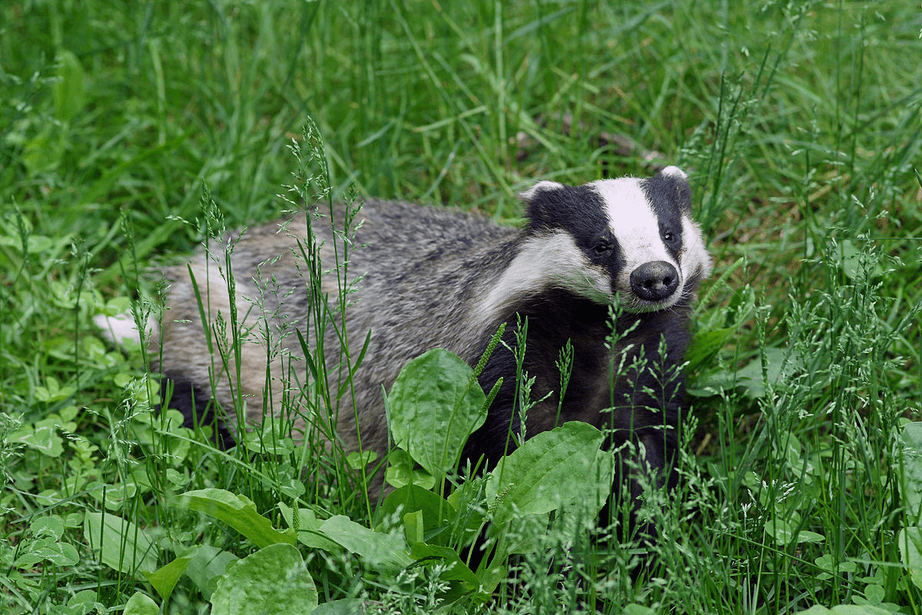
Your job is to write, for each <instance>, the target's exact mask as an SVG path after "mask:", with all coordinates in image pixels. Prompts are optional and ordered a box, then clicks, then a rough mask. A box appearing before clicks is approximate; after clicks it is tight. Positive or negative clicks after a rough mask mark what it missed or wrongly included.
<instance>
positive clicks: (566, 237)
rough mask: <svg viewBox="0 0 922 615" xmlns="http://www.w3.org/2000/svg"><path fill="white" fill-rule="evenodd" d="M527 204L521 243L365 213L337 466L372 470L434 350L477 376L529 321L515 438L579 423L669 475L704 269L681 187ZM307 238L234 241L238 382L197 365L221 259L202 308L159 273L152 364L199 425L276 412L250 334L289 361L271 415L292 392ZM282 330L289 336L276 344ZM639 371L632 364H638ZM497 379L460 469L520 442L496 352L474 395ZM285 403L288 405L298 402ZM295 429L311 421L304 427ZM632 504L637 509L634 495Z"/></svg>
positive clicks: (202, 267) (665, 182) (563, 192)
mask: <svg viewBox="0 0 922 615" xmlns="http://www.w3.org/2000/svg"><path fill="white" fill-rule="evenodd" d="M521 196H522V199H523V201H524V204H525V206H526V217H527V220H526V224H525V225H524V227H523V228H522V229H520V230H516V229H513V228H507V227H502V226H498V225H496V224H494V223H492V222H490V221H488V220H486V219H484V218H482V217H478V216H474V215H467V214H462V213H457V212H452V211H448V210H441V209H436V208H431V207H419V206H416V205H411V204H406V203H400V202H384V201H369V202H367V203H365V204H364V205H363V207H362V209H361V212H360V213H359V215H358V218H357V221H360V222H361V223H360V225H359V226H358V228H357V231H356V233H355V239H354V246H353V248H352V249H351V251H350V253H349V261H348V272H349V278H350V280H351V281H356V280H357V283H356V289H357V290H356V292H355V294H354V295H351V296H350V301H351V303H352V304H351V305H350V306H349V307H348V308H347V310H346V329H347V330H348V332H349V340H350V344H351V348H352V352H353V354H355V353H357V352H358V350H359V349H360V348H361V347H362V344H363V342H364V339H365V335H366V334H367V332H368V331H369V330H370V331H371V336H370V342H369V345H368V349H367V353H366V355H365V357H364V360H363V361H362V363H361V365H360V366H359V368H358V370H357V371H356V372H355V375H354V385H355V386H354V391H355V408H354V410H355V412H353V407H351V397H350V396H349V395H344V396H343V397H342V403H343V404H344V405H343V406H342V407H340V409H339V414H338V416H339V419H338V437H339V438H341V439H342V441H343V442H344V444H345V446H346V448H347V449H357V448H358V445H359V441H358V438H357V432H359V433H360V434H361V444H362V448H364V449H372V450H375V451H377V452H378V453H379V454H382V453H384V452H385V451H386V448H387V443H388V439H387V425H386V421H385V412H384V405H383V396H382V386H383V387H385V388H387V389H389V388H390V386H391V385H392V383H393V382H394V380H395V378H396V377H397V374H398V372H399V370H400V369H401V368H402V367H403V366H404V365H405V364H406V363H407V361H409V360H410V359H412V358H414V357H416V356H418V355H420V354H422V353H423V352H425V351H426V350H429V349H431V348H435V347H443V348H446V349H448V350H450V351H452V352H454V353H456V354H458V355H459V356H460V357H462V358H463V359H464V360H465V361H467V362H468V363H469V364H471V365H473V364H475V363H476V362H477V360H478V358H479V357H480V356H481V353H483V351H484V349H485V347H486V345H487V342H488V341H489V340H490V338H491V336H492V335H493V334H494V332H495V331H496V330H497V328H498V327H499V326H500V324H502V323H506V324H507V328H506V332H505V337H504V341H505V343H506V345H508V346H509V347H514V346H515V330H516V326H517V322H519V318H521V319H522V320H523V321H524V319H526V318H527V322H528V337H527V344H526V348H527V352H526V355H525V364H524V368H525V371H526V372H527V374H528V375H529V376H530V377H534V378H535V384H534V387H533V389H532V399H541V400H543V401H541V402H540V403H538V404H537V405H536V406H535V407H533V408H532V409H531V410H530V411H529V413H528V415H527V423H526V424H527V435H534V434H535V433H538V432H540V431H543V430H547V429H550V428H552V427H553V426H554V425H555V424H556V423H562V422H566V421H573V420H578V421H585V422H587V423H591V424H593V425H595V426H597V427H599V428H603V429H609V430H611V431H610V433H611V436H610V443H609V444H610V445H611V446H612V447H617V446H619V445H621V444H623V443H624V442H626V441H632V442H634V444H635V445H638V444H642V446H636V447H635V448H633V449H632V450H639V451H643V455H644V456H643V462H644V465H645V466H647V467H651V468H653V469H663V468H666V467H668V466H670V464H671V460H672V457H673V454H674V451H675V447H676V444H677V438H678V434H677V430H678V427H679V424H680V416H681V409H682V406H683V403H684V400H683V390H682V382H681V376H680V374H679V369H680V365H681V363H682V361H683V354H684V351H685V347H686V345H687V342H688V339H689V334H688V331H687V327H688V318H689V314H690V307H689V302H690V300H691V299H692V298H693V296H694V294H695V291H696V289H697V287H698V283H699V281H700V280H701V279H702V278H704V277H706V276H707V275H708V274H709V272H710V269H711V265H710V257H709V255H708V253H707V251H706V249H705V245H704V241H703V239H702V236H701V231H700V229H699V228H698V226H697V225H696V224H695V222H693V220H692V218H691V200H690V189H689V186H688V183H687V180H686V176H685V174H684V173H683V172H682V171H680V170H679V169H677V168H675V167H669V168H666V169H664V170H663V171H662V172H660V173H659V174H657V175H656V176H654V177H652V178H647V179H635V178H622V179H613V180H601V181H596V182H593V183H590V184H586V185H584V186H580V187H570V186H564V185H561V184H558V183H555V182H548V181H542V182H539V183H537V184H536V185H534V186H533V187H532V188H530V189H529V190H527V191H526V192H524V193H523V194H522V195H521ZM342 216H343V212H342V211H337V212H336V213H334V218H336V219H335V220H334V221H333V222H334V226H336V227H337V228H342V227H343V224H344V223H343V220H342ZM312 227H313V230H314V232H315V234H316V237H317V244H318V245H319V246H320V255H321V259H322V262H323V263H324V266H325V267H328V268H332V267H333V266H334V263H335V260H336V258H335V256H334V253H333V246H334V244H335V243H336V241H338V240H337V239H335V238H334V235H333V232H332V230H331V228H332V226H331V224H330V221H329V220H327V219H322V218H321V219H317V220H314V222H313V223H312ZM307 237H308V229H307V225H306V223H305V222H304V221H303V220H301V221H299V220H293V221H291V222H290V223H288V224H286V225H282V226H281V227H280V226H279V225H277V224H273V225H268V226H263V227H260V228H255V229H251V230H249V231H247V232H245V233H244V234H242V235H241V236H239V237H233V238H231V240H230V243H231V245H232V246H233V249H232V253H231V254H232V255H231V263H232V268H233V273H234V279H235V281H236V309H237V314H238V316H237V318H238V319H239V321H240V322H242V323H243V329H244V330H245V331H248V338H249V341H248V342H247V343H246V344H244V346H243V348H242V354H241V359H240V369H239V373H240V380H239V382H238V381H237V370H236V369H234V368H235V366H233V365H232V368H231V373H230V374H228V373H220V372H221V369H220V366H221V365H222V362H221V360H219V359H216V358H215V357H214V356H213V353H212V352H210V351H209V345H208V341H207V339H206V336H205V334H204V333H203V330H204V328H205V327H203V323H202V322H201V317H200V313H201V310H202V309H204V311H205V313H206V314H207V319H208V320H209V322H208V323H207V325H206V327H211V328H212V329H213V328H214V323H215V321H216V319H218V317H219V315H220V317H221V318H223V320H224V321H225V322H227V321H229V320H230V318H229V310H230V307H231V306H230V299H229V294H228V290H227V281H226V279H225V277H226V275H225V274H226V272H225V271H224V269H225V262H224V256H223V252H221V254H220V256H219V257H214V256H211V255H209V254H206V253H204V252H203V253H200V254H199V255H197V256H196V257H195V258H194V260H193V261H192V263H191V271H192V274H193V276H194V279H195V283H196V284H197V286H198V296H199V297H201V306H202V307H201V308H200V302H199V300H198V298H197V293H196V291H195V289H194V287H193V283H192V281H191V280H190V276H189V273H188V270H187V269H186V268H185V267H180V268H176V269H173V270H172V271H171V272H170V275H171V277H172V278H173V279H174V280H175V281H174V282H173V284H172V287H171V289H170V291H169V295H168V302H167V310H166V311H165V312H164V316H163V331H162V338H161V339H162V346H161V348H160V349H159V352H158V353H157V355H159V356H161V357H162V364H161V366H160V367H161V369H162V371H163V373H164V375H165V376H166V377H168V378H169V379H171V380H173V381H174V383H175V384H176V386H177V391H178V392H179V393H181V394H184V395H186V397H187V398H189V399H194V400H196V401H197V402H198V407H199V408H200V409H201V408H202V407H203V405H204V402H207V400H208V399H209V398H210V397H211V396H212V395H213V396H214V398H215V399H216V400H217V401H218V403H219V404H221V405H222V406H223V407H225V408H231V407H233V402H234V399H235V396H236V395H238V394H240V395H242V399H244V400H245V401H246V407H247V415H248V420H250V421H260V420H262V419H263V417H264V412H268V413H275V412H277V411H278V408H276V407H273V408H264V407H263V399H264V389H266V373H267V369H266V362H267V356H268V355H267V345H266V341H265V340H264V339H263V338H264V335H261V334H260V331H264V330H265V329H266V323H268V330H269V331H270V332H271V333H272V336H273V337H276V338H280V339H277V340H276V342H275V343H277V344H278V345H279V347H280V348H283V349H284V352H282V353H276V354H275V355H274V356H275V358H274V359H273V361H272V364H271V387H270V388H271V390H272V396H273V399H275V400H276V405H278V404H277V400H279V399H281V397H282V382H283V381H284V382H287V381H288V380H289V378H290V376H291V375H294V374H297V375H299V376H298V377H300V378H302V379H303V374H305V373H306V372H307V369H306V368H305V366H304V365H303V362H302V363H297V362H295V363H293V364H292V365H294V369H293V370H291V373H289V372H288V371H286V368H287V367H288V364H287V363H286V360H285V357H286V356H287V355H286V353H287V354H290V356H292V357H299V356H300V355H301V354H302V352H301V346H300V344H299V342H298V339H297V336H296V335H294V334H293V333H292V332H293V329H294V327H297V326H298V321H302V322H303V321H304V320H305V317H306V316H307V312H308V309H309V301H308V297H307V295H306V291H305V284H306V274H305V273H304V271H303V269H304V264H303V262H302V259H301V257H300V256H296V253H298V254H299V253H300V250H299V248H298V246H297V242H298V240H300V241H301V242H306V241H307ZM339 258H342V256H341V255H340V256H339ZM323 288H324V290H325V292H328V293H329V294H330V295H331V296H335V295H336V293H337V276H336V275H335V271H330V272H327V273H326V274H325V277H324V278H323ZM273 289H274V290H273ZM616 296H617V299H618V301H617V302H618V304H619V305H620V310H621V312H620V313H621V315H620V316H619V317H618V319H617V322H616V323H615V328H616V330H617V331H618V332H619V334H622V337H620V338H619V339H618V340H617V343H616V345H615V347H614V348H608V347H607V346H606V338H607V337H608V336H609V335H610V333H611V318H610V312H611V309H610V306H611V305H612V304H613V302H615V299H616ZM331 329H332V328H331ZM280 330H287V331H289V334H288V335H286V336H279V335H278V331H280ZM155 337H156V336H155ZM326 337H327V339H326V342H325V343H326V352H327V355H328V356H331V355H335V354H336V352H335V350H336V349H338V346H337V345H338V341H337V339H336V337H335V334H333V333H332V330H331V332H330V334H328V335H327V336H326ZM568 340H569V341H570V342H571V343H572V346H573V351H574V361H573V369H572V377H571V378H570V381H569V386H568V388H567V390H566V395H565V399H564V403H563V406H562V412H561V413H560V414H559V416H558V398H557V396H556V391H557V389H558V388H559V386H560V384H559V383H560V374H559V371H558V367H557V365H556V361H557V360H558V357H559V353H560V350H561V348H562V347H563V346H564V345H565V344H566V342H567V341H568ZM662 344H664V345H662ZM269 345H270V346H271V345H272V343H270V344H269ZM661 348H665V354H664V355H663V354H661V352H660V350H661ZM636 357H643V359H642V360H641V361H639V362H638V363H634V362H633V361H634V359H635V358H636ZM622 359H624V360H622ZM612 361H613V362H614V364H616V365H623V366H624V369H623V370H621V373H618V374H615V376H614V387H613V388H611V387H610V381H611V379H612V376H611V375H610V374H611V369H610V366H611V364H612ZM331 367H332V366H331ZM500 376H502V377H503V378H504V384H503V386H502V389H501V391H500V393H499V395H498V397H497V398H496V400H495V401H494V403H493V405H492V407H491V409H490V411H489V417H488V419H487V422H486V424H485V425H484V426H483V428H482V429H481V430H480V431H479V432H477V433H476V434H474V435H473V436H472V438H471V440H470V442H469V443H468V446H467V449H466V452H465V454H466V455H467V457H468V458H470V459H472V460H473V461H474V462H476V461H477V460H478V459H480V457H481V456H485V457H486V459H487V460H488V461H489V462H495V461H496V460H497V459H498V457H499V456H500V455H501V454H502V453H503V452H504V451H505V450H506V447H507V442H508V441H509V439H508V438H507V435H508V433H509V430H510V429H511V430H513V431H518V429H519V421H518V419H517V418H516V417H513V416H511V413H512V409H513V407H514V403H513V396H514V390H515V379H516V365H515V360H514V356H513V354H512V352H511V351H510V350H509V349H508V348H506V347H504V346H502V345H501V346H499V347H498V348H497V350H496V352H495V353H494V355H493V357H492V358H491V360H490V361H489V363H488V364H487V366H486V368H485V370H484V372H483V375H482V377H481V384H482V385H483V386H484V388H485V389H486V390H489V389H490V387H492V386H493V384H494V383H495V382H496V380H497V379H498V378H499V377H500ZM215 381H216V382H217V383H218V384H217V386H216V387H215V388H214V389H212V387H211V384H210V383H211V382H215ZM289 386H294V387H295V388H297V387H298V386H300V384H298V383H297V382H296V383H295V384H293V385H289ZM238 387H239V389H238ZM174 397H175V396H174ZM289 397H290V398H291V399H293V400H295V401H297V395H290V396H289ZM174 403H176V402H175V400H174ZM189 405H190V404H189V403H188V400H187V401H186V402H181V403H180V406H184V407H186V409H187V410H188V406H189ZM304 411H305V413H306V414H305V417H306V418H305V420H306V421H308V422H309V421H311V420H314V419H313V418H312V415H310V414H309V413H308V412H307V410H306V408H305V409H304ZM355 416H357V417H358V423H359V424H358V426H356V424H355V421H354V417H355ZM297 427H303V424H302V425H300V426H297ZM357 427H358V430H357ZM667 478H668V477H667ZM631 488H632V490H633V491H635V493H636V491H637V489H638V486H637V485H632V486H631Z"/></svg>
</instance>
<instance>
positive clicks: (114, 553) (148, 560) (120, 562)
mask: <svg viewBox="0 0 922 615" xmlns="http://www.w3.org/2000/svg"><path fill="white" fill-rule="evenodd" d="M83 534H84V536H85V537H86V540H87V542H88V543H89V545H90V548H91V549H93V550H94V551H96V552H98V553H99V554H100V561H102V563H103V564H105V565H106V566H109V567H110V568H113V569H115V570H118V571H119V572H124V573H127V574H131V573H137V572H153V571H154V570H155V569H156V567H157V547H156V546H155V545H154V543H153V542H152V541H151V539H150V538H148V537H147V534H145V533H144V532H143V531H142V530H141V529H140V528H139V527H138V526H137V525H135V524H134V523H131V522H130V521H126V520H125V519H122V518H121V517H118V516H116V515H113V514H111V513H107V514H105V515H103V514H102V513H98V512H88V513H86V515H85V516H84V517H83Z"/></svg>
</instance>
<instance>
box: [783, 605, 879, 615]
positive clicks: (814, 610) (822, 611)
mask: <svg viewBox="0 0 922 615" xmlns="http://www.w3.org/2000/svg"><path fill="white" fill-rule="evenodd" d="M796 615H893V611H888V610H887V609H884V608H881V607H878V606H871V605H867V604H861V605H858V604H840V605H837V606H834V607H832V608H831V609H827V608H826V607H824V606H822V605H820V604H817V605H816V606H812V607H810V608H809V609H807V610H806V611H798V612H797V614H796Z"/></svg>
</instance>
